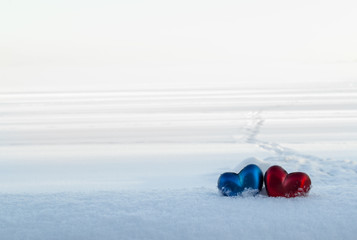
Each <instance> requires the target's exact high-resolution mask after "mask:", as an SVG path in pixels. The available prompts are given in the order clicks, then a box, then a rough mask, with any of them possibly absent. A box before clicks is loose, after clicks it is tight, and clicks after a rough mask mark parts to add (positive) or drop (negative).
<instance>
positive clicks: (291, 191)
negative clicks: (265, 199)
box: [264, 166, 311, 198]
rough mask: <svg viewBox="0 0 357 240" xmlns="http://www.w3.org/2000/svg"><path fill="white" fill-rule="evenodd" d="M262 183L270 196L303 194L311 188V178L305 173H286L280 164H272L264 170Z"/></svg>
mask: <svg viewBox="0 0 357 240" xmlns="http://www.w3.org/2000/svg"><path fill="white" fill-rule="evenodd" d="M264 183H265V188H266V190H267V194H268V196H270V197H287V198H290V197H297V196H304V195H306V194H307V193H308V192H309V191H310V188H311V180H310V178H309V176H308V175H307V174H306V173H302V172H293V173H290V174H288V173H287V172H286V171H285V170H284V169H283V168H282V167H280V166H272V167H270V168H269V169H268V170H267V171H266V173H265V176H264Z"/></svg>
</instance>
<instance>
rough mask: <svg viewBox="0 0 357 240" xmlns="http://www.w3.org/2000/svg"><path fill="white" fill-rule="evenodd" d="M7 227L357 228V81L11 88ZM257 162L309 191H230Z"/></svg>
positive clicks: (269, 232)
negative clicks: (338, 84)
mask: <svg viewBox="0 0 357 240" xmlns="http://www.w3.org/2000/svg"><path fill="white" fill-rule="evenodd" d="M0 100H1V101H0V106H1V107H0V203H1V204H0V236H1V239H7V240H15V239H21V240H23V239H31V240H32V239H33V240H35V239H36V240H40V239H46V240H51V239H86V240H89V239H108V240H109V239H263V238H264V239H287V238H288V239H355V236H356V235H357V228H356V226H355V225H356V222H357V191H356V185H357V148H356V147H357V138H356V136H357V125H356V122H357V121H356V120H357V89H355V88H353V87H352V88H324V89H319V88H315V89H307V88H302V89H268V90H252V89H246V90H244V89H239V88H236V89H191V90H190V89H189V90H187V89H185V90H160V91H155V90H143V91H104V92H96V91H93V92H42V93H36V92H22V93H14V92H3V93H1V94H0ZM250 163H255V164H257V165H259V166H260V167H261V169H262V170H263V172H265V171H266V169H267V168H268V167H269V166H272V165H275V164H277V165H281V166H282V167H283V168H285V169H286V170H287V171H288V172H294V171H303V172H306V173H307V174H308V175H309V176H310V178H311V180H312V189H311V191H310V194H309V195H308V196H307V197H298V198H293V199H285V198H270V197H268V196H266V194H265V192H264V190H263V191H262V192H261V193H260V194H258V195H257V196H256V197H252V196H249V195H248V196H243V197H233V198H229V197H223V196H221V195H220V194H219V193H218V190H217V187H216V185H217V179H218V177H219V175H220V174H221V173H223V172H226V171H237V172H238V171H240V169H242V168H243V167H244V166H245V165H247V164H250Z"/></svg>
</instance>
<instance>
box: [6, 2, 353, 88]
mask: <svg viewBox="0 0 357 240" xmlns="http://www.w3.org/2000/svg"><path fill="white" fill-rule="evenodd" d="M356 13H357V1H355V0H335V1H331V0H324V1H323V0H321V1H320V0H302V1H301V0H300V1H287V0H270V1H269V0H249V1H247V0H231V1H223V0H222V1H207V0H206V1H195V0H189V1H186V0H181V1H168V0H166V1H164V0H163V1H158V0H152V1H143V0H130V1H129V0H127V1H120V0H117V1H115V0H61V1H54V0H52V1H50V0H31V1H28V0H2V1H1V3H0V87H1V88H3V89H6V90H17V89H21V90H26V89H29V90H30V89H31V90H33V89H37V88H38V89H39V88H41V87H47V88H51V87H53V88H56V89H58V87H60V88H61V87H63V89H67V88H69V89H70V88H71V87H74V88H78V87H83V85H86V86H87V87H89V88H91V86H92V87H93V88H94V89H96V88H98V87H100V88H103V89H106V88H112V87H114V88H116V89H118V88H122V87H124V88H125V86H129V85H132V86H134V87H135V85H143V84H146V85H150V84H151V83H155V84H157V85H160V84H162V83H165V84H166V85H175V84H177V82H180V81H181V82H182V81H189V82H197V83H198V82H202V81H208V82H209V81H223V83H224V82H225V81H226V82H227V83H232V82H239V81H241V82H243V81H244V78H245V79H258V78H259V79H261V80H259V81H266V80H269V79H276V78H277V77H278V78H279V77H281V78H285V77H286V76H287V75H289V73H292V71H296V72H299V73H298V74H297V75H296V74H293V78H294V76H295V78H296V79H298V78H299V77H302V78H306V76H310V77H311V79H314V78H319V77H320V75H319V74H320V73H321V72H325V75H326V76H331V75H334V74H335V75H336V76H334V77H338V76H340V75H341V77H342V78H346V79H353V78H354V77H357V73H356V72H355V71H354V70H353V69H354V67H351V65H354V66H356V64H354V63H356V62H357V27H356V26H357V14H356ZM321 64H349V66H347V65H346V66H347V67H346V66H345V65H344V66H343V67H342V70H341V68H340V67H338V70H331V68H330V67H327V68H324V67H321ZM297 65H299V67H291V66H297ZM315 66H318V67H317V68H315ZM292 69H293V70H292ZM300 70H301V71H300ZM325 70H327V73H326V71H325ZM304 71H305V72H304ZM328 71H332V72H328ZM302 72H304V73H305V74H303V73H302ZM264 74H266V75H267V76H268V77H267V78H266V79H264ZM299 74H302V75H301V76H300V75H299ZM203 79H206V80H203ZM148 81H150V84H149V83H148ZM259 81H258V80H257V81H256V82H255V83H254V84H256V83H259ZM294 81H295V80H294ZM64 86H66V87H64ZM0 91H1V90H0Z"/></svg>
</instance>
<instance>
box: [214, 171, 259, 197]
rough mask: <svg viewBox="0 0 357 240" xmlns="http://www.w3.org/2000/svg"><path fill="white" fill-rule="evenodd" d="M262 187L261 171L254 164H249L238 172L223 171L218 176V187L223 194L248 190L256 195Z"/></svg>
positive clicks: (233, 193) (234, 194)
mask: <svg viewBox="0 0 357 240" xmlns="http://www.w3.org/2000/svg"><path fill="white" fill-rule="evenodd" d="M262 187H263V172H262V170H261V169H260V168H259V167H258V166H257V165H255V164H249V165H247V166H246V167H245V168H243V169H242V170H241V171H240V172H239V173H238V174H237V173H234V172H226V173H223V174H222V175H221V176H220V177H219V178H218V189H219V191H220V192H221V193H222V194H223V195H224V196H229V197H232V196H237V195H241V194H242V193H243V192H244V191H249V192H251V193H252V194H253V195H256V194H257V193H259V192H260V191H261V190H262Z"/></svg>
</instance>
